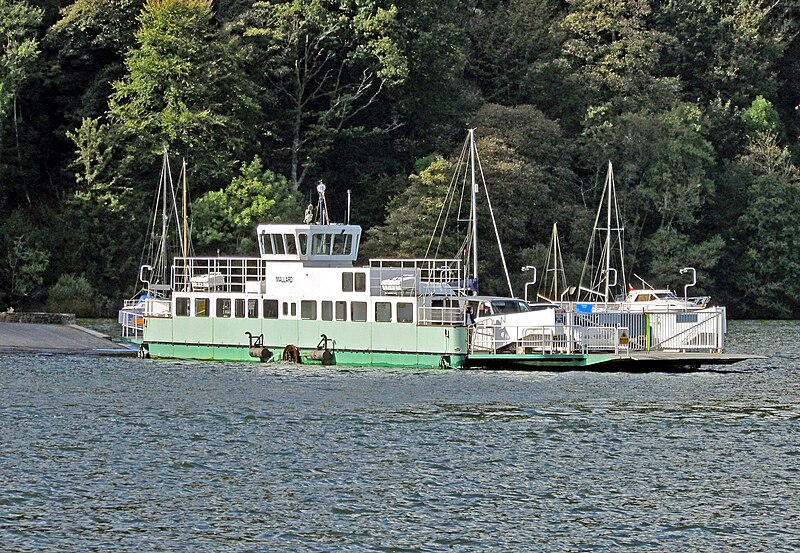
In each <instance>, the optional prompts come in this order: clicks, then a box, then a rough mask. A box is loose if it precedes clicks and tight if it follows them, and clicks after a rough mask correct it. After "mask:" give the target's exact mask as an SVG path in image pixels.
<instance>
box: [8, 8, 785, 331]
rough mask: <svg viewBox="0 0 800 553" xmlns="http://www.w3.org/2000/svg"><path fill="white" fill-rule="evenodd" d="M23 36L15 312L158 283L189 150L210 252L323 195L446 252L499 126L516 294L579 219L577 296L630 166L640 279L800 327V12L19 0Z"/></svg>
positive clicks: (11, 155)
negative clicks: (689, 277)
mask: <svg viewBox="0 0 800 553" xmlns="http://www.w3.org/2000/svg"><path fill="white" fill-rule="evenodd" d="M0 41H2V44H3V46H4V50H3V52H2V53H0V216H2V219H0V276H1V277H2V280H1V281H0V282H2V285H0V301H3V302H5V303H6V304H7V305H14V306H15V307H25V306H42V305H44V304H45V302H46V301H48V299H49V303H50V304H51V305H56V304H58V305H66V304H68V302H69V299H70V296H71V295H74V296H76V297H77V296H80V301H81V302H83V303H85V302H86V301H87V296H92V295H94V296H96V298H97V299H96V301H95V304H94V305H93V306H86V305H83V304H82V307H81V309H82V310H84V311H85V312H96V310H97V309H99V308H102V307H106V306H109V305H115V304H116V303H119V302H120V301H121V298H122V297H125V296H128V295H130V294H132V293H133V292H135V289H136V284H137V283H136V282H135V280H136V277H137V266H138V264H139V262H140V256H141V252H142V246H143V244H142V241H143V239H144V236H145V235H146V226H147V221H148V218H149V216H150V213H149V211H150V206H151V205H152V203H153V195H154V193H155V190H156V184H157V182H158V179H159V167H160V165H161V154H162V153H163V151H164V149H165V148H166V149H168V150H169V152H170V154H171V156H173V157H174V158H176V159H175V165H177V164H178V163H177V162H178V160H179V159H180V158H184V159H185V160H186V162H187V164H188V175H187V176H188V181H189V183H190V185H189V186H190V190H191V196H192V198H194V201H193V203H192V212H193V215H194V237H195V247H196V249H197V251H198V253H213V252H215V251H216V250H220V251H221V252H222V253H230V254H234V253H238V254H251V253H253V251H254V248H255V244H254V240H253V233H254V225H255V224H256V223H258V222H268V221H275V222H288V221H292V220H296V221H300V220H301V219H302V216H303V215H302V213H303V208H304V206H305V204H306V203H307V202H308V199H309V198H311V197H313V189H314V187H315V185H316V183H317V182H319V181H320V180H323V181H324V182H325V183H326V184H327V185H328V190H329V199H330V201H331V203H332V205H331V215H332V216H333V217H334V219H339V220H341V219H343V214H344V211H345V200H346V193H345V192H346V190H351V191H352V193H353V194H352V197H353V199H354V202H353V221H354V222H358V223H361V224H362V225H363V226H364V227H366V228H368V229H369V230H368V232H367V234H366V235H365V236H366V243H365V244H364V248H363V251H364V254H365V255H366V254H372V255H385V256H396V255H405V254H413V255H421V254H424V253H425V249H426V248H427V246H428V243H429V233H431V232H432V231H433V226H434V225H435V223H436V217H437V214H438V209H439V207H440V206H441V205H442V203H443V202H444V199H445V194H446V189H447V186H448V184H449V182H450V180H451V176H452V170H453V165H454V162H455V161H456V158H457V157H458V153H459V152H460V148H461V144H462V141H463V139H464V135H465V129H466V128H468V127H475V128H476V129H477V130H476V136H477V138H478V148H479V150H480V153H481V157H482V161H483V166H484V170H485V174H486V178H487V182H488V185H489V188H490V193H491V195H492V202H493V206H494V209H495V212H496V214H497V215H498V224H499V232H500V235H501V238H502V239H503V244H504V248H505V255H506V259H507V260H509V264H510V270H511V272H512V280H513V284H514V287H515V291H516V292H517V293H521V289H522V284H523V283H524V281H525V278H524V275H523V274H522V273H521V272H520V271H519V269H520V267H522V266H524V265H537V266H540V267H541V265H542V264H543V262H544V256H545V252H546V243H547V241H548V239H549V233H550V229H551V227H552V223H553V222H556V221H557V222H558V226H559V229H560V232H561V242H562V251H563V254H564V257H565V265H566V268H567V273H568V275H569V276H570V277H571V279H572V280H575V279H577V277H578V275H579V273H580V270H581V265H582V261H583V258H584V254H585V252H586V248H587V246H588V241H589V236H590V233H591V227H592V223H593V221H594V210H595V209H596V204H597V202H598V199H599V197H600V193H601V189H602V184H603V180H604V177H605V171H606V167H607V164H608V161H609V160H610V161H612V162H613V164H614V168H615V175H616V181H617V186H618V193H619V201H620V204H621V208H622V214H623V219H624V223H625V227H626V235H625V240H626V253H627V256H628V259H627V261H626V270H628V271H629V272H630V273H631V275H633V274H634V273H635V274H637V275H641V276H642V277H644V278H645V279H647V280H648V281H650V282H652V283H654V284H659V285H664V286H671V287H673V288H678V289H682V287H683V284H684V283H685V282H686V281H685V275H684V276H682V275H681V274H680V273H679V269H680V268H682V267H685V266H694V267H696V268H697V269H698V273H699V274H698V290H697V291H698V292H705V293H710V294H712V295H713V296H714V297H715V300H716V301H717V302H719V303H724V304H727V305H728V306H729V312H730V313H731V315H733V316H738V317H766V318H772V317H798V316H800V285H798V282H800V278H798V277H800V216H798V213H800V170H799V169H798V166H799V162H798V159H799V158H798V156H799V155H800V140H799V136H800V97H799V96H798V94H797V83H798V82H800V61H798V60H800V56H798V54H799V53H800V0H786V1H783V2H775V1H773V0H732V1H729V2H720V1H718V0H560V1H559V0H403V1H400V0H337V1H332V0H237V1H235V2H228V3H212V1H211V0H46V1H45V0H0ZM481 209H484V208H481ZM482 221H484V222H485V221H487V218H485V217H484V218H482ZM481 224H482V225H483V224H485V223H481ZM479 231H480V232H481V233H482V234H484V235H486V236H491V234H492V232H493V231H491V229H490V228H489V227H488V226H486V227H483V228H479ZM446 244H447V243H446ZM453 244H455V247H458V246H457V241H456V242H453ZM453 244H450V246H453ZM480 264H481V273H482V275H484V278H483V284H482V287H483V288H482V291H483V292H487V293H488V292H493V291H495V292H498V293H502V292H504V283H505V278H504V277H503V275H502V271H501V269H500V266H499V256H498V254H497V252H495V251H493V250H491V249H489V248H487V249H485V250H483V254H482V260H481V261H480ZM629 276H630V275H629ZM629 280H630V278H629ZM76 290H80V294H78V292H77V291H76ZM73 292H74V294H73Z"/></svg>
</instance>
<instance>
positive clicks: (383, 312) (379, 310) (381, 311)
mask: <svg viewBox="0 0 800 553" xmlns="http://www.w3.org/2000/svg"><path fill="white" fill-rule="evenodd" d="M375 322H377V323H390V322H392V304H391V303H389V302H388V301H378V302H375Z"/></svg>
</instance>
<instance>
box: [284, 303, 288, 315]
mask: <svg viewBox="0 0 800 553" xmlns="http://www.w3.org/2000/svg"><path fill="white" fill-rule="evenodd" d="M283 316H284V317H288V316H289V302H283Z"/></svg>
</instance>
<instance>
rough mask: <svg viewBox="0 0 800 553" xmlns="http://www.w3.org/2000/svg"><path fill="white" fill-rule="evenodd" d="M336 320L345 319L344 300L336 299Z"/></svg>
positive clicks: (345, 308)
mask: <svg viewBox="0 0 800 553" xmlns="http://www.w3.org/2000/svg"><path fill="white" fill-rule="evenodd" d="M336 320H337V321H346V320H347V302H346V301H337V302H336Z"/></svg>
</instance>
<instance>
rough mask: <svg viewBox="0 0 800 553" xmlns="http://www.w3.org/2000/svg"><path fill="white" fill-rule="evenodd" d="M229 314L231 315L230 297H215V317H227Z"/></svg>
mask: <svg viewBox="0 0 800 553" xmlns="http://www.w3.org/2000/svg"><path fill="white" fill-rule="evenodd" d="M230 316H231V300H230V298H217V317H223V318H227V317H230ZM198 317H199V315H198Z"/></svg>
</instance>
